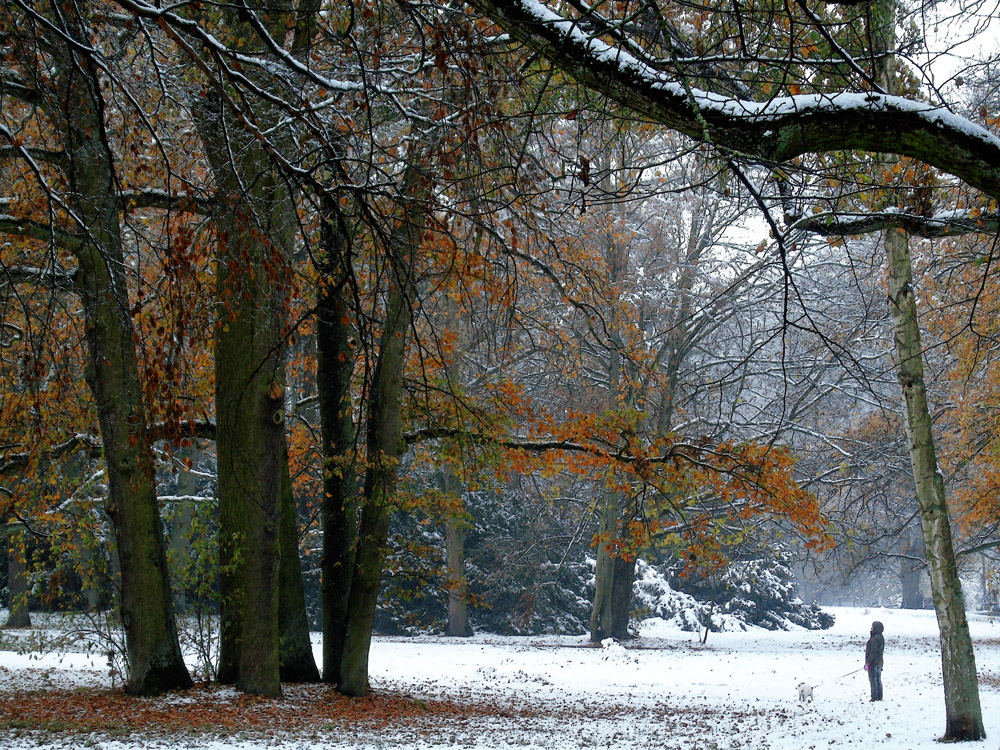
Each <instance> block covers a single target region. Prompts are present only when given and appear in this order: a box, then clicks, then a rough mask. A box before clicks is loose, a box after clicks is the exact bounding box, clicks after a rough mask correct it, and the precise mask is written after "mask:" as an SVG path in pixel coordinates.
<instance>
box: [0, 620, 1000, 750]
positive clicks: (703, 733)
mask: <svg viewBox="0 0 1000 750" xmlns="http://www.w3.org/2000/svg"><path fill="white" fill-rule="evenodd" d="M829 611H831V612H832V613H833V614H835V615H836V618H837V620H836V624H835V625H834V627H833V628H832V629H830V630H826V631H805V630H795V631H789V632H786V631H777V632H771V631H766V630H760V629H752V630H750V631H748V632H726V633H711V634H710V635H709V637H708V642H707V643H706V644H705V645H702V644H700V643H699V642H698V639H697V636H696V635H695V634H694V633H690V632H681V631H678V630H676V629H673V628H671V627H670V626H668V625H667V624H666V623H664V622H663V621H656V620H649V621H646V622H645V623H644V624H643V627H642V630H641V633H640V636H641V637H640V638H638V639H636V640H634V641H631V642H630V643H628V644H627V647H622V646H619V645H617V644H613V643H612V644H609V646H608V647H605V648H601V647H593V646H590V645H589V644H588V643H587V639H586V637H583V636H581V637H566V636H536V637H520V638H501V637H497V636H488V635H481V636H475V637H473V638H470V639H446V638H443V637H436V636H434V637H432V636H423V637H418V638H376V639H375V641H374V643H373V646H372V653H371V681H372V686H373V688H374V691H375V694H374V697H373V698H371V699H362V700H358V699H353V700H352V699H346V698H342V697H340V696H337V695H336V694H335V693H333V692H332V691H330V690H329V689H328V688H325V687H322V686H286V690H285V697H284V698H283V699H282V700H280V701H264V700H260V699H248V698H246V697H244V696H239V695H238V694H236V693H235V692H234V691H232V690H231V689H228V688H218V687H208V686H203V687H200V688H196V689H194V690H192V691H188V692H186V693H183V694H179V695H172V696H167V697H164V698H157V699H131V698H126V697H124V696H122V695H120V694H118V693H110V692H109V691H108V690H107V688H108V687H109V686H110V681H109V678H108V675H107V673H106V669H104V668H103V667H104V665H103V660H102V659H100V658H96V657H89V656H86V655H84V654H78V653H77V654H63V655H58V654H49V655H46V656H43V657H41V658H38V657H37V656H36V657H35V658H29V657H28V656H27V655H20V654H18V653H15V652H14V651H2V650H0V746H2V747H10V748H20V747H42V748H60V750H65V749H67V748H77V747H79V748H82V747H97V748H104V749H105V750H119V749H120V750H125V749H129V750H132V749H138V748H143V747H151V746H170V747H196V748H208V749H211V748H219V747H227V748H247V749H249V748H263V747H269V748H282V749H287V750H291V749H292V748H295V750H319V749H320V748H324V749H326V748H330V749H332V748H359V747H363V748H507V747H537V748H551V749H553V750H559V749H562V748H598V747H599V748H647V747H648V748H654V747H655V748H684V749H686V750H708V749H714V750H719V749H722V748H752V749H753V750H786V749H787V750H812V749H814V748H830V747H841V748H843V747H847V748H862V747H863V748H872V747H879V748H886V749H888V750H920V749H922V748H926V749H928V750H929V749H930V748H939V747H940V745H939V744H938V743H937V742H936V741H935V740H936V738H938V737H939V736H941V734H942V733H943V731H944V697H943V689H942V687H941V669H940V656H939V651H938V646H937V644H938V640H937V631H936V623H935V619H934V613H933V612H930V611H904V610H887V609H872V610H865V609H850V608H831V609H830V610H829ZM2 615H3V613H0V616H2ZM873 619H879V620H882V621H883V622H884V623H885V630H886V663H885V672H884V680H883V682H884V684H885V696H886V697H885V701H884V702H882V703H874V704H873V703H869V702H868V684H867V677H866V674H865V672H864V671H863V670H861V665H862V654H863V651H864V644H865V641H866V640H867V637H868V629H869V625H870V623H871V621H872V620H873ZM969 620H970V627H971V630H972V635H973V639H974V642H975V647H976V658H977V665H978V668H979V674H980V695H981V700H982V707H983V716H984V719H985V722H986V731H987V734H988V735H990V737H989V739H987V740H985V741H984V742H980V743H971V747H989V748H991V750H992V748H995V747H996V746H997V738H998V737H1000V622H994V621H993V620H991V619H989V618H987V617H985V616H982V615H975V614H971V615H970V616H969ZM27 637H29V634H25V633H21V634H16V632H15V631H4V641H3V643H4V647H5V648H9V647H10V644H11V642H12V641H14V640H15V639H17V638H27ZM36 637H37V636H36ZM316 653H317V658H318V656H319V649H318V648H317V651H316ZM855 670H858V671H856V672H855ZM849 672H854V673H853V674H847V673H849ZM844 675H846V676H844ZM800 681H804V682H807V683H809V684H811V685H814V686H815V690H814V692H815V701H814V702H813V703H811V704H805V705H803V704H801V703H799V701H798V695H797V692H796V686H797V684H798V683H799V682H800ZM32 714H35V715H34V716H33V715H32ZM39 727H42V728H41V729H40V728H39ZM87 728H90V729H92V730H93V731H85V730H86V729H87Z"/></svg>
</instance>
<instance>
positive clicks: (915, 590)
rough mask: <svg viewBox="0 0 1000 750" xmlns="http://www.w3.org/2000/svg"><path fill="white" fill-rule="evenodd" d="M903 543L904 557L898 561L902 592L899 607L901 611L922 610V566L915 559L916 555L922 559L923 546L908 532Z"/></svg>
mask: <svg viewBox="0 0 1000 750" xmlns="http://www.w3.org/2000/svg"><path fill="white" fill-rule="evenodd" d="M905 542H906V546H905V549H904V552H905V555H904V556H903V558H902V559H901V560H900V561H899V578H900V583H901V587H902V591H903V596H902V602H901V603H900V606H901V607H902V608H903V609H923V607H924V592H923V590H922V589H921V586H920V583H921V579H922V578H923V572H924V566H923V565H922V564H921V563H920V562H919V561H918V560H916V559H915V558H916V557H917V556H918V555H919V556H920V557H921V558H923V557H924V549H923V545H922V544H920V543H919V541H918V540H917V539H915V538H914V536H913V533H912V532H909V531H908V532H907V533H906V537H905Z"/></svg>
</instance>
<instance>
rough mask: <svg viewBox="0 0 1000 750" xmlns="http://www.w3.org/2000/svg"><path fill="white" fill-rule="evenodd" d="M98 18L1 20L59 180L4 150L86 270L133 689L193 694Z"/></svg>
mask: <svg viewBox="0 0 1000 750" xmlns="http://www.w3.org/2000/svg"><path fill="white" fill-rule="evenodd" d="M97 12H99V9H98V8H94V7H92V6H90V5H88V4H80V3H70V4H48V3H43V4H41V5H36V4H30V5H29V4H21V3H16V4H15V5H13V6H7V7H5V9H4V10H2V11H0V13H2V17H3V19H4V23H3V25H2V27H3V28H4V30H5V31H4V35H5V37H6V38H5V42H6V43H7V44H8V45H11V46H12V47H14V48H16V49H18V50H19V52H18V53H17V54H12V55H10V56H8V57H7V58H6V62H5V65H4V68H3V78H4V85H3V87H2V89H0V96H3V98H4V99H5V101H4V107H3V109H4V111H5V112H9V113H10V114H11V115H13V116H17V117H18V119H20V117H32V116H33V115H34V116H37V117H38V118H40V121H39V130H44V131H46V132H47V133H49V134H50V135H51V137H52V138H53V140H54V141H55V149H50V148H48V147H49V145H50V144H49V143H46V144H45V147H43V149H41V150H40V151H38V152H36V153H37V154H38V156H40V157H44V158H45V161H46V162H47V164H48V166H50V167H55V168H57V170H58V172H57V176H53V177H51V178H49V179H46V176H45V174H44V173H42V172H41V170H39V169H38V167H37V162H36V157H35V156H33V153H32V149H29V148H28V147H27V146H25V145H20V144H19V141H18V139H16V138H14V136H13V135H12V134H11V131H10V130H9V129H8V128H9V126H7V125H5V133H6V135H7V139H8V145H9V146H12V147H13V148H8V149H5V152H4V153H5V155H6V157H7V158H11V157H13V158H15V159H20V160H22V162H23V163H24V164H26V165H28V166H29V168H30V169H32V170H33V171H34V172H35V176H36V178H38V179H40V180H41V181H42V182H41V184H39V185H38V189H39V191H40V192H41V193H42V194H43V195H44V196H45V198H46V199H48V200H49V201H50V203H51V205H50V210H51V212H52V214H51V215H56V214H62V215H65V216H66V219H67V224H66V225H65V226H62V225H61V224H62V222H59V223H58V224H52V223H50V224H49V225H48V227H47V228H46V229H45V230H44V232H43V233H44V234H48V237H46V239H47V240H49V241H51V242H53V243H55V244H57V245H58V246H59V247H60V249H61V250H62V251H64V252H65V251H69V252H71V253H72V255H73V258H74V259H75V260H76V263H77V268H76V270H75V273H74V283H75V286H76V289H77V291H78V293H79V295H80V299H81V302H82V307H83V315H84V321H85V332H86V340H87V350H88V358H89V361H88V364H87V371H86V377H87V382H88V384H89V386H90V389H91V391H92V393H93V396H94V402H95V404H96V408H97V415H98V421H99V423H100V428H101V437H102V441H103V446H104V455H105V461H106V465H107V473H108V495H107V501H106V510H107V513H108V516H109V518H110V519H111V521H112V524H113V527H114V532H115V542H116V551H117V555H118V560H119V565H120V569H121V599H120V607H121V619H122V624H123V626H124V628H125V635H126V646H127V652H128V666H129V674H128V678H127V683H126V689H127V690H128V691H129V692H130V693H135V694H155V693H160V692H163V691H166V690H172V689H175V688H183V687H187V686H189V685H190V684H191V679H190V676H189V675H188V672H187V668H186V667H185V666H184V661H183V659H182V657H181V652H180V647H179V645H178V640H177V631H176V627H175V624H174V619H173V604H172V601H171V595H170V584H169V580H168V576H167V563H166V552H165V545H164V540H163V535H162V529H161V525H160V515H159V508H158V505H157V500H156V476H155V470H154V463H153V454H152V451H151V441H150V436H149V434H148V433H147V430H148V426H149V425H148V419H147V407H146V398H145V394H144V393H143V389H142V387H141V381H140V375H139V366H138V360H137V356H136V349H135V340H134V334H135V331H134V328H133V322H132V318H131V314H130V310H131V304H130V300H129V296H128V289H129V281H128V271H127V269H128V265H127V263H126V260H125V253H124V249H123V241H122V225H121V221H122V215H123V212H124V211H125V208H126V202H125V199H124V198H123V197H122V192H121V189H120V184H119V182H118V177H117V175H116V164H117V161H118V159H117V156H116V154H115V153H114V152H113V150H112V148H111V146H110V142H111V137H110V134H109V132H108V124H107V121H106V112H105V110H106V106H107V103H106V101H105V94H104V91H103V89H102V84H103V83H104V82H105V81H106V80H107V79H106V77H105V71H104V60H103V59H102V56H101V53H100V52H99V51H98V49H96V48H95V47H94V46H93V45H92V38H93V37H92V33H91V23H92V21H93V20H94V15H93V14H94V13H97ZM13 61H17V62H16V63H15V62H13ZM36 66H37V67H36ZM34 108H37V109H34ZM62 195H66V198H65V199H63V198H62V197H61V196H62ZM21 226H22V227H29V226H32V222H31V221H28V220H26V221H25V222H24V223H23V224H22V225H21ZM35 226H36V229H40V227H37V225H35ZM56 229H58V230H59V231H58V232H54V231H51V230H56ZM8 231H9V230H8ZM21 232H22V233H24V230H23V229H22V230H21ZM32 236H38V232H37V231H36V232H35V233H34V234H33V235H32Z"/></svg>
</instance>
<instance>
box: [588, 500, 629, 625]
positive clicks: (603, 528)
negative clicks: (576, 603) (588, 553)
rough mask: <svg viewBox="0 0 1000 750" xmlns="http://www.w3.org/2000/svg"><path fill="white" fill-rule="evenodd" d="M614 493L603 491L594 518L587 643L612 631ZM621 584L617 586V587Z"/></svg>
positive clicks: (616, 524) (618, 503)
mask: <svg viewBox="0 0 1000 750" xmlns="http://www.w3.org/2000/svg"><path fill="white" fill-rule="evenodd" d="M619 505H620V502H619V498H618V493H616V492H603V493H602V494H601V497H600V509H599V518H598V532H597V533H598V542H597V545H598V546H597V563H596V565H595V567H594V607H593V609H592V610H591V613H590V641H591V643H600V642H601V641H603V640H604V639H605V638H608V637H610V636H611V634H612V631H613V630H614V624H613V620H614V617H613V610H614V606H613V605H614V580H615V574H614V572H615V557H614V556H613V555H612V554H611V551H610V550H609V545H610V543H611V542H612V541H613V540H614V538H615V537H616V535H617V534H618V507H619ZM619 585H621V584H619Z"/></svg>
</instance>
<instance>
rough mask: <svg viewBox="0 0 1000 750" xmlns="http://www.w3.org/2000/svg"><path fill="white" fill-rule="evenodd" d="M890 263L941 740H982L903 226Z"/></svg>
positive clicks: (881, 30)
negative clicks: (939, 692)
mask: <svg viewBox="0 0 1000 750" xmlns="http://www.w3.org/2000/svg"><path fill="white" fill-rule="evenodd" d="M896 5H897V0H881V2H879V3H876V4H874V5H873V6H872V18H873V19H874V20H873V23H874V24H875V28H874V35H875V37H876V44H875V45H874V47H875V51H879V50H885V51H889V52H891V50H892V49H893V48H894V47H895V41H894V40H895V33H896V23H895V22H896ZM881 65H882V71H881V72H882V80H883V83H884V85H885V88H886V90H887V91H889V92H890V93H892V92H893V91H894V90H895V88H896V75H895V72H894V65H895V63H894V60H893V58H892V56H891V54H890V55H886V56H885V58H884V61H883V62H882V63H881ZM884 239H885V251H886V262H887V264H888V267H889V309H890V311H891V312H892V322H893V329H894V332H895V353H896V376H897V378H898V379H899V386H900V388H901V389H902V392H903V393H902V395H903V407H904V412H905V425H906V438H907V444H908V447H909V452H910V464H911V466H912V468H913V480H914V484H915V485H916V491H917V506H918V509H919V511H920V526H921V530H922V531H923V537H924V554H925V555H926V557H927V568H928V572H929V573H930V579H931V595H932V596H933V598H934V611H935V613H936V614H937V621H938V629H939V631H940V637H941V667H942V673H943V676H944V702H945V717H946V718H945V733H944V737H942V739H943V740H948V741H962V740H979V739H982V738H984V737H985V736H986V730H985V728H984V726H983V712H982V708H981V707H980V704H979V681H978V677H977V675H976V657H975V654H974V653H973V650H972V638H971V636H970V635H969V623H968V621H967V620H966V618H965V602H964V600H963V597H962V582H961V580H960V579H959V577H958V565H957V563H956V562H955V551H954V548H953V547H952V537H951V523H950V521H949V520H948V504H947V501H946V500H945V491H944V477H943V476H942V475H941V472H940V470H939V469H938V464H937V456H936V455H935V450H934V433H933V429H932V424H931V415H930V409H929V408H928V405H927V389H926V384H925V382H924V360H923V356H924V354H923V345H922V343H921V340H920V322H919V319H918V317H917V300H916V297H915V295H914V293H913V264H912V262H911V260H910V244H909V238H908V237H907V235H906V232H904V231H903V230H901V229H899V230H889V231H887V232H886V233H885V237H884Z"/></svg>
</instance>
